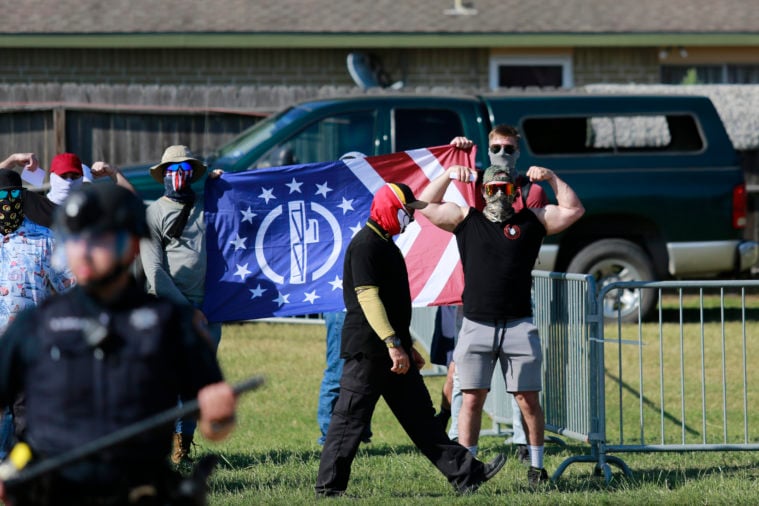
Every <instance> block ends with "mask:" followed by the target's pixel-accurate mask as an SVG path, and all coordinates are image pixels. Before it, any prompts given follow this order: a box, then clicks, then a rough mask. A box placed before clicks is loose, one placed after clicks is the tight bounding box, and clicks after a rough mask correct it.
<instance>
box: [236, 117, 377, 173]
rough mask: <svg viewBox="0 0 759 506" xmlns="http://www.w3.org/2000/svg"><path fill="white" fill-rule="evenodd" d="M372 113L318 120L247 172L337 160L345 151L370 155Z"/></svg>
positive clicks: (261, 159) (372, 127)
mask: <svg viewBox="0 0 759 506" xmlns="http://www.w3.org/2000/svg"><path fill="white" fill-rule="evenodd" d="M375 116H376V115H375V113H374V111H357V112H351V113H346V114H337V115H334V116H329V117H327V118H323V119H320V120H319V121H316V122H314V123H311V124H310V125H309V126H307V127H305V128H304V129H302V130H301V131H299V132H298V133H296V134H295V135H293V136H292V137H290V138H289V139H287V140H286V141H284V142H281V143H279V144H277V145H276V146H274V147H273V148H272V149H270V150H269V151H268V152H267V153H266V154H265V155H263V156H262V157H261V158H260V159H259V160H258V163H256V164H255V165H254V166H253V167H251V168H263V167H279V166H282V165H294V164H299V163H314V162H326V161H329V160H337V159H339V158H340V156H342V155H343V154H345V153H347V152H349V151H360V152H362V153H364V154H366V155H367V156H369V155H373V154H374V138H375V134H374V123H375V121H374V119H375Z"/></svg>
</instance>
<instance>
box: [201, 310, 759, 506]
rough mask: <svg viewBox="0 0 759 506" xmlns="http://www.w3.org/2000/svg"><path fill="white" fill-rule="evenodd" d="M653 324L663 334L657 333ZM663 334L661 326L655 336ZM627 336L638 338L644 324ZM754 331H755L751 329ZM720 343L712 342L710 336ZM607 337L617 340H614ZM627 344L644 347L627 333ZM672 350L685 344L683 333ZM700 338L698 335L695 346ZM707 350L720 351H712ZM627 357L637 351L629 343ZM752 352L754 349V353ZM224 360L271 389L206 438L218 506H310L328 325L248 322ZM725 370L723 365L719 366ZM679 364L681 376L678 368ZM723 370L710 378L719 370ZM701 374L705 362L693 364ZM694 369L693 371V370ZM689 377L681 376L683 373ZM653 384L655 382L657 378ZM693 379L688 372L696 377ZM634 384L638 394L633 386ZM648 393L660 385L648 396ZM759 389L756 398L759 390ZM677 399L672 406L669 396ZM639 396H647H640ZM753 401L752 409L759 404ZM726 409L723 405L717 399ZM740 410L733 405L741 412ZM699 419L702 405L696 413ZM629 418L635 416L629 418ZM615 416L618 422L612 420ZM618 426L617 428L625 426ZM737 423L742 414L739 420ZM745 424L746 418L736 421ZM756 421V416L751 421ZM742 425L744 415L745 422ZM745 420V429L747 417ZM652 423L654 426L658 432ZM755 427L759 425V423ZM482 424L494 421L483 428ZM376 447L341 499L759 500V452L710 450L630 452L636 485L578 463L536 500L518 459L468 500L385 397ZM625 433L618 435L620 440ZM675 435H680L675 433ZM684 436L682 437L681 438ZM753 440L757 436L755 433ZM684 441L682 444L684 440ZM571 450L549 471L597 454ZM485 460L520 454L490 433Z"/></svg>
mask: <svg viewBox="0 0 759 506" xmlns="http://www.w3.org/2000/svg"><path fill="white" fill-rule="evenodd" d="M648 325H650V324H646V330H645V332H646V333H645V334H644V339H643V340H644V342H645V343H646V345H645V346H643V347H642V348H640V349H642V350H644V351H643V353H644V356H645V357H646V358H645V359H644V361H646V362H647V361H649V358H648V356H649V355H652V356H653V357H654V358H656V357H658V353H659V352H658V344H656V343H654V341H653V338H651V337H649V334H648V332H649V330H648ZM654 327H656V326H655V325H654ZM657 331H658V330H657ZM625 332H626V333H627V332H637V328H629V329H626V330H625ZM751 332H752V335H757V334H756V328H755V327H754V326H753V324H752V331H751ZM729 334H730V336H731V337H730V340H729V343H726V345H728V346H729V349H734V347H735V346H736V344H735V342H734V339H735V336H734V332H733V329H730V332H729ZM710 336H711V334H710ZM607 337H609V336H608V335H607ZM624 339H634V337H632V336H630V335H627V334H626V335H625V337H624ZM665 339H666V340H667V343H668V346H667V347H666V348H667V351H666V353H665V355H666V359H665V363H666V366H665V367H664V375H663V377H664V378H665V380H664V381H665V384H666V390H667V391H668V392H669V390H671V389H672V388H671V387H670V385H669V384H667V381H669V380H670V378H669V377H670V372H671V371H673V370H679V360H680V359H679V357H680V354H679V353H678V352H676V351H673V350H670V349H669V348H670V347H672V348H674V349H675V350H676V347H674V346H669V341H670V340H671V339H673V338H670V337H669V336H667V337H666V338H665ZM674 339H675V341H674V343H675V344H677V343H678V342H679V338H678V337H675V338H674ZM694 339H695V340H696V342H698V339H699V337H698V334H696V335H695V336H691V335H688V337H686V338H685V340H686V341H688V342H690V341H693V340H694ZM713 340H714V338H712V337H709V338H708V339H707V341H709V344H708V345H709V346H717V349H718V350H719V349H720V348H721V344H714V343H711V341H713ZM623 348H624V349H625V350H627V349H628V348H629V349H635V350H637V349H639V348H638V347H633V346H628V347H623ZM751 350H752V351H751V353H754V351H753V350H755V347H754V346H753V345H752V347H751ZM219 354H220V360H221V362H222V365H223V368H224V370H225V373H226V375H227V377H228V379H230V380H232V381H234V380H240V379H243V378H245V377H248V376H251V375H255V374H262V375H264V376H265V377H266V379H267V383H266V385H265V386H264V387H263V388H261V389H260V390H258V391H256V392H253V393H250V394H247V395H246V396H244V397H242V398H241V400H240V408H239V414H238V418H239V425H238V428H237V431H236V432H235V434H234V435H233V436H232V437H231V438H230V439H229V440H228V441H225V442H224V443H222V444H219V445H211V444H209V443H206V442H204V441H200V446H199V451H200V452H201V453H202V452H207V451H213V452H215V453H218V454H219V455H220V458H221V464H220V466H219V468H218V470H217V472H216V473H215V475H214V476H213V478H212V480H211V491H212V493H211V504H214V505H249V504H312V503H313V502H314V501H315V499H314V493H313V484H314V480H315V479H316V472H317V468H318V465H319V453H320V447H319V446H318V445H317V444H316V439H317V437H318V435H319V433H318V427H317V424H316V405H317V397H318V391H319V382H320V381H321V374H322V369H323V367H324V327H323V325H294V324H270V323H250V324H240V325H228V326H225V328H224V335H223V339H222V344H221V348H220V351H219ZM615 356H617V355H616V350H610V351H609V352H608V353H607V364H606V366H607V370H608V371H609V376H610V377H617V376H618V375H617V370H618V369H617V367H616V364H614V363H613V361H612V360H613V357H615ZM694 360H695V359H694V358H693V357H692V356H691V355H690V351H687V352H686V359H685V364H687V367H688V368H691V367H692V366H693V362H694ZM623 364H624V369H623V371H624V372H623V380H624V382H625V384H626V385H627V386H626V387H625V389H623V390H624V392H625V394H624V395H626V396H630V397H633V396H632V395H631V394H629V391H630V390H631V391H633V392H634V391H636V390H640V387H639V385H638V384H637V381H636V379H635V377H637V376H636V375H635V374H633V376H635V377H628V376H627V371H628V369H629V370H631V371H632V368H633V367H635V368H637V364H638V359H637V358H636V357H634V356H633V357H627V353H625V354H624V356H623ZM727 364H728V367H727V369H728V373H727V375H728V377H729V378H730V379H729V381H730V383H729V384H730V387H729V388H730V390H731V392H733V390H734V389H735V388H736V387H735V386H734V383H735V382H736V381H739V380H738V379H734V377H736V376H737V377H738V378H740V377H741V374H742V373H740V374H739V373H736V370H737V368H738V367H739V366H738V365H736V364H735V362H734V361H733V360H732V359H731V360H730V361H729V362H727ZM709 367H710V372H709V376H708V377H709V396H710V397H709V398H710V399H711V397H712V396H719V392H720V391H721V383H720V382H721V380H720V379H719V378H720V371H719V364H716V365H715V364H709ZM715 367H716V368H715ZM648 368H649V365H648V364H646V372H645V375H646V381H645V383H644V390H643V391H644V393H645V394H646V396H647V397H646V398H647V399H649V400H650V401H651V402H652V403H653V405H652V406H647V407H646V408H645V410H646V411H650V412H657V411H658V410H659V407H658V404H657V403H659V401H658V398H657V396H656V395H655V393H656V392H657V391H658V385H657V383H656V381H659V380H657V379H656V378H657V377H658V372H657V371H658V367H654V368H653V370H652V371H648ZM673 368H674V369H673ZM712 368H714V370H713V371H712V370H711V369H712ZM695 369H696V372H698V371H699V370H700V365H698V364H696V365H695ZM689 370H690V369H689ZM678 374H679V373H678ZM649 377H650V379H649ZM689 377H690V376H689ZM749 377H750V381H752V382H753V383H752V385H754V384H756V381H755V380H756V378H755V375H754V374H753V373H752V372H750V373H749ZM426 381H427V383H428V387H429V389H430V391H431V392H432V397H433V399H434V400H435V402H436V403H437V400H438V398H439V392H440V387H441V385H442V378H441V377H427V379H426ZM608 385H609V386H608V388H607V391H608V392H609V394H611V393H614V392H618V382H614V381H609V382H608ZM627 387H629V389H627ZM649 388H650V389H651V391H650V393H649ZM691 390H692V388H691V387H690V386H689V387H688V388H687V392H686V398H687V399H690V398H691V397H693V396H694V395H695V396H696V398H697V399H699V398H700V397H699V396H700V394H698V395H696V393H691V392H690V391H691ZM750 390H753V388H751V389H750ZM677 395H679V394H669V393H668V396H667V399H666V400H665V404H664V405H665V410H666V412H667V413H668V414H670V415H672V417H673V418H672V419H669V418H667V420H666V425H667V427H666V431H665V432H666V433H667V438H670V436H669V434H670V431H675V430H676V429H677V430H679V428H680V425H681V419H682V416H681V412H680V408H679V400H678V398H677ZM669 396H671V397H672V399H671V400H670V399H669ZM633 398H634V399H636V402H635V403H633V404H637V397H633ZM755 400H756V399H755V398H754V397H753V394H752V396H751V401H750V402H752V404H749V411H753V409H752V408H753V406H754V405H755V404H756V402H755ZM710 402H717V401H710ZM690 403H691V401H690V400H688V404H687V405H688V413H686V416H685V420H686V424H687V426H688V427H689V428H692V429H693V430H694V431H695V432H694V433H693V434H691V433H690V432H687V435H688V437H689V438H696V439H697V438H698V437H700V436H698V433H699V432H700V431H702V428H701V427H700V423H701V422H700V415H698V416H696V418H695V419H693V420H692V419H691V418H692V415H691V414H690V411H691V408H690ZM730 405H731V406H733V405H735V406H737V407H738V408H741V401H734V400H733V399H732V396H731V399H730ZM731 409H733V408H731ZM693 410H695V411H696V412H699V410H700V408H698V409H696V408H693ZM628 411H629V413H630V414H628ZM638 412H639V411H638V408H637V407H634V408H628V407H626V408H625V423H627V420H628V418H629V419H630V420H635V422H634V423H633V422H631V424H632V425H633V426H636V425H637V419H638ZM609 416H610V419H611V420H612V421H613V420H614V419H613V416H612V414H611V413H609ZM615 416H616V421H613V423H612V421H610V426H615V425H616V424H617V423H618V419H619V416H618V414H617V415H615ZM646 416H647V418H646V424H647V425H646V431H645V432H646V434H651V435H652V437H653V436H656V437H658V435H657V434H656V430H657V426H658V425H659V419H658V415H657V417H655V418H651V419H649V418H648V414H646ZM729 416H730V417H731V418H730V420H731V422H730V426H731V427H732V424H733V423H734V422H733V418H734V416H733V412H732V411H731V413H730V415H729ZM735 416H738V412H736V413H735ZM750 416H751V418H752V419H753V414H751V415H750ZM739 418H740V417H739ZM715 423H716V422H714V421H712V420H709V421H708V425H709V428H708V429H707V432H708V433H710V434H711V433H712V432H715V433H719V432H720V430H721V429H719V428H718V427H717V428H715V429H714V430H711V426H712V425H713V424H715ZM736 423H738V425H741V424H742V419H739V420H738V421H737V422H736ZM649 424H650V425H651V427H649ZM754 425H756V424H754ZM483 426H484V427H489V426H490V421H489V420H485V421H484V422H483ZM372 429H373V432H374V437H373V441H372V443H371V444H369V445H362V446H361V448H360V450H359V454H358V456H357V458H356V460H355V462H354V466H353V474H352V477H351V482H350V484H349V487H348V493H349V496H350V498H348V499H341V500H338V501H337V502H345V501H349V502H351V503H354V502H356V501H358V502H359V503H361V504H378V505H379V504H382V505H385V504H450V503H451V502H455V503H457V504H557V503H564V504H636V505H637V504H654V503H663V504H712V503H716V504H736V503H743V504H751V503H754V502H756V501H757V498H759V494H758V492H759V490H758V488H759V487H757V481H756V479H757V475H758V474H759V473H757V471H756V466H755V464H756V460H757V459H756V454H755V453H754V452H711V453H692V452H690V453H675V454H670V453H665V454H662V453H656V454H624V455H622V456H621V457H622V458H624V460H625V462H626V463H627V464H628V465H629V466H630V468H631V469H632V471H633V478H632V479H631V480H628V479H626V478H624V477H622V476H621V474H620V473H618V472H615V475H614V478H613V480H612V482H611V483H610V484H609V485H608V486H607V485H606V483H605V481H604V480H603V479H602V478H599V477H597V476H594V475H593V473H592V471H593V466H592V465H590V464H577V465H572V466H570V467H569V468H567V471H566V472H565V473H564V475H562V478H561V479H560V480H559V481H558V482H557V483H556V484H555V485H554V486H552V487H549V488H548V489H547V490H544V491H542V492H539V493H532V492H530V491H529V490H528V489H527V486H526V481H527V480H526V468H524V467H523V466H521V465H520V464H519V463H518V462H517V461H516V459H514V458H509V459H508V461H507V464H506V466H505V467H504V470H503V471H502V472H501V473H500V474H499V475H498V476H496V478H495V479H493V480H492V481H491V482H490V483H488V484H486V485H485V486H483V487H482V489H481V490H480V491H479V492H477V493H476V494H475V495H472V496H470V497H458V496H456V495H455V494H454V493H453V490H452V489H451V487H450V486H449V485H448V483H447V482H446V480H445V479H444V478H443V476H442V475H440V474H439V473H438V472H437V470H435V468H434V467H433V466H432V465H431V464H430V463H429V462H428V461H427V460H426V459H425V458H424V457H423V456H421V454H420V453H419V452H418V451H417V450H416V449H415V448H414V447H413V445H412V444H411V443H410V441H409V440H408V438H407V436H406V435H405V434H404V433H403V431H402V430H401V429H400V427H399V425H398V423H397V422H396V421H395V419H394V418H393V417H392V415H391V414H390V412H389V410H388V409H387V407H386V406H385V404H384V403H383V402H382V401H380V404H379V405H378V408H377V411H376V413H375V416H374V418H373V425H372ZM731 434H732V432H731ZM638 435H639V430H638V428H637V427H635V428H634V429H633V428H630V429H628V428H626V429H625V439H627V438H628V437H637V436H638ZM617 436H618V435H617ZM673 437H674V436H673ZM677 437H679V433H677ZM752 437H753V436H752ZM675 439H676V438H675ZM567 442H568V443H569V444H568V446H567V447H561V446H559V445H549V446H548V447H547V450H546V468H547V469H548V470H549V472H552V471H553V470H555V469H556V468H557V467H558V466H559V465H560V464H561V463H562V462H563V461H564V460H565V459H567V458H568V457H570V456H572V455H578V454H585V453H587V452H588V451H589V449H588V447H587V446H586V445H584V444H582V443H578V442H575V441H567ZM480 443H481V444H480V447H481V455H482V457H483V458H484V459H489V458H492V456H494V455H495V454H496V452H501V451H504V452H506V453H507V454H508V455H509V456H510V457H513V450H512V448H511V447H510V446H506V445H504V438H503V437H495V436H490V437H484V438H482V439H481V441H480Z"/></svg>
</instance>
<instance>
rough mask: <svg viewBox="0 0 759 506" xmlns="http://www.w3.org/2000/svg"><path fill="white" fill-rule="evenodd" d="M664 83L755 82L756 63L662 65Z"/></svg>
mask: <svg viewBox="0 0 759 506" xmlns="http://www.w3.org/2000/svg"><path fill="white" fill-rule="evenodd" d="M661 82H662V83H664V84H684V83H688V84H757V83H759V65H757V64H741V65H738V64H730V63H725V64H713V65H711V64H710V65H662V66H661Z"/></svg>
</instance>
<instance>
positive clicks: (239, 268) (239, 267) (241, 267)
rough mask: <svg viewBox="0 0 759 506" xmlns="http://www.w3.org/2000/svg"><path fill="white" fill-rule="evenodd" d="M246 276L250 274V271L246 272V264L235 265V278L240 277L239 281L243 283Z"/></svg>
mask: <svg viewBox="0 0 759 506" xmlns="http://www.w3.org/2000/svg"><path fill="white" fill-rule="evenodd" d="M248 274H250V271H249V270H248V264H245V265H240V264H237V272H235V276H240V280H241V281H245V276H247V275H248Z"/></svg>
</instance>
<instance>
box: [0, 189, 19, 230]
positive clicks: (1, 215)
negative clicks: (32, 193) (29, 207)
mask: <svg viewBox="0 0 759 506" xmlns="http://www.w3.org/2000/svg"><path fill="white" fill-rule="evenodd" d="M14 194H15V196H14ZM23 221H24V208H23V191H22V190H21V188H15V189H5V190H0V234H3V235H6V234H10V233H12V232H15V231H16V229H18V227H20V226H21V223H22V222H23Z"/></svg>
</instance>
